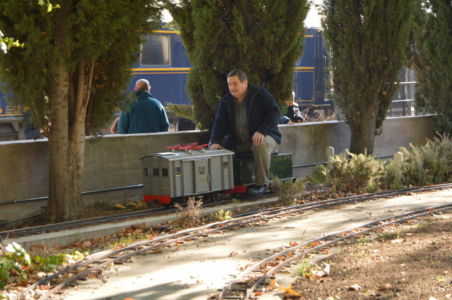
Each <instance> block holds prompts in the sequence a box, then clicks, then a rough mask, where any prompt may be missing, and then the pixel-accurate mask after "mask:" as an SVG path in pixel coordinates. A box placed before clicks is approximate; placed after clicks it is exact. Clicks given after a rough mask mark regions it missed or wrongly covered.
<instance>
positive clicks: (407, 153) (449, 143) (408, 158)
mask: <svg viewBox="0 0 452 300" xmlns="http://www.w3.org/2000/svg"><path fill="white" fill-rule="evenodd" d="M401 152H402V154H403V162H402V164H401V171H402V183H403V185H405V186H410V185H427V184H432V183H433V184H436V183H441V182H450V181H451V180H452V140H451V138H450V136H448V135H446V134H445V135H442V136H441V135H440V136H438V137H435V138H434V139H433V140H428V141H427V143H426V144H425V145H424V146H421V147H416V146H413V145H412V144H410V148H409V149H407V148H404V147H402V148H401Z"/></svg>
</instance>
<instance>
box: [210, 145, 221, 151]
mask: <svg viewBox="0 0 452 300" xmlns="http://www.w3.org/2000/svg"><path fill="white" fill-rule="evenodd" d="M221 148H222V147H221V145H220V144H212V145H210V150H218V149H221Z"/></svg>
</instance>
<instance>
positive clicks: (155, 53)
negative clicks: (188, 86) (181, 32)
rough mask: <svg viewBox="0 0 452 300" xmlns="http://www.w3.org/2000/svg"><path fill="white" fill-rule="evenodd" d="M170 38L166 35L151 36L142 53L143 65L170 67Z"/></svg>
mask: <svg viewBox="0 0 452 300" xmlns="http://www.w3.org/2000/svg"><path fill="white" fill-rule="evenodd" d="M169 64H170V37H169V36H165V35H149V36H147V37H146V40H145V42H144V44H143V47H142V51H141V65H169Z"/></svg>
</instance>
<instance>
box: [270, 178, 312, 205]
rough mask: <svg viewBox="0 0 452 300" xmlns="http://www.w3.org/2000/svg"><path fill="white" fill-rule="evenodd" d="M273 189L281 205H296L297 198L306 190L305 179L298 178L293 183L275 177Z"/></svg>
mask: <svg viewBox="0 0 452 300" xmlns="http://www.w3.org/2000/svg"><path fill="white" fill-rule="evenodd" d="M272 188H273V189H274V190H275V192H276V194H277V195H278V197H279V202H280V203H281V204H283V205H294V204H295V201H296V199H297V197H298V196H299V195H300V194H301V193H302V192H304V190H305V185H304V179H303V178H297V179H296V180H295V181H294V182H292V181H282V180H281V179H279V178H278V177H274V178H273V180H272Z"/></svg>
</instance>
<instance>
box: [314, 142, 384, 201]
mask: <svg viewBox="0 0 452 300" xmlns="http://www.w3.org/2000/svg"><path fill="white" fill-rule="evenodd" d="M383 175H384V164H383V163H382V162H380V161H378V160H376V159H375V158H374V157H373V156H372V155H367V154H353V153H350V152H349V151H348V150H345V152H343V153H341V154H339V155H334V156H330V157H329V158H328V164H327V165H326V166H323V165H321V166H317V167H315V168H314V171H313V174H312V176H311V179H312V180H313V181H314V182H316V183H327V184H330V185H331V187H332V188H333V189H334V190H335V191H338V192H357V193H359V192H373V191H375V190H377V189H378V185H379V181H380V178H381V177H382V176H383Z"/></svg>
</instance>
